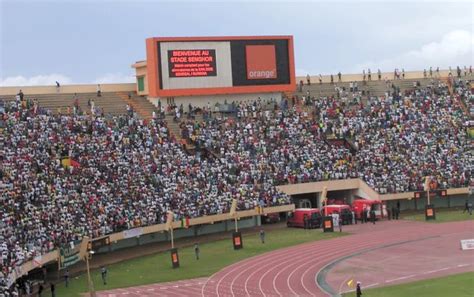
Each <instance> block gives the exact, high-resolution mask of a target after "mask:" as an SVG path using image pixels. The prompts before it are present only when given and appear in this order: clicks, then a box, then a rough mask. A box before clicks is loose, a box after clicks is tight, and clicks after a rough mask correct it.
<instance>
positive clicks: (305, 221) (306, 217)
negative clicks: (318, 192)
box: [303, 214, 308, 229]
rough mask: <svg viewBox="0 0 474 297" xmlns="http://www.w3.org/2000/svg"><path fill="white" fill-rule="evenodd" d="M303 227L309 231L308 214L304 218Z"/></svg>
mask: <svg viewBox="0 0 474 297" xmlns="http://www.w3.org/2000/svg"><path fill="white" fill-rule="evenodd" d="M303 225H304V228H305V229H308V216H307V215H306V214H305V215H304V216H303Z"/></svg>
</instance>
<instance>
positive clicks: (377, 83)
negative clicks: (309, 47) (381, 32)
mask: <svg viewBox="0 0 474 297" xmlns="http://www.w3.org/2000/svg"><path fill="white" fill-rule="evenodd" d="M417 81H419V82H420V84H421V86H422V87H423V86H427V85H428V84H430V82H431V79H429V78H421V79H399V80H394V81H391V82H392V83H393V84H394V85H395V86H397V87H400V90H401V91H402V92H404V91H405V90H408V89H413V88H414V86H413V83H415V82H417ZM357 85H358V88H359V90H363V91H365V93H366V94H367V91H368V92H369V93H370V96H383V95H385V93H386V92H387V91H388V90H390V88H389V86H388V85H387V83H386V82H385V81H383V80H371V81H366V82H363V81H358V82H357ZM335 87H340V88H342V87H344V88H345V89H346V91H349V82H337V81H336V82H335V83H334V84H330V83H322V84H319V83H312V84H311V85H304V86H303V90H302V92H299V90H298V89H297V91H296V92H295V94H296V95H298V96H306V95H307V92H308V91H309V94H310V96H316V97H330V96H336V95H337V93H336V90H335Z"/></svg>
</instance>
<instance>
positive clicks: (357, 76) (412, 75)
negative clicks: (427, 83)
mask: <svg viewBox="0 0 474 297" xmlns="http://www.w3.org/2000/svg"><path fill="white" fill-rule="evenodd" d="M435 69H436V67H435V68H434V69H433V78H438V77H448V74H449V70H440V71H439V76H437V74H436V71H435ZM371 71H372V80H378V77H377V69H371ZM399 71H401V69H399ZM426 72H427V77H428V78H429V77H430V74H429V67H428V68H427V69H426ZM455 72H456V70H455V69H454V68H453V72H452V74H453V75H456V73H455ZM463 74H464V70H463ZM333 75H334V82H337V81H338V77H337V73H334V74H333ZM423 77H424V76H423V70H422V71H405V79H417V78H423ZM322 78H323V83H329V82H331V74H329V75H322ZM363 79H364V76H363V74H362V69H361V72H360V73H353V74H349V73H348V74H344V73H343V74H342V75H341V81H342V82H351V81H362V80H363ZM366 79H368V78H367V72H366ZM384 79H388V80H393V71H392V72H382V80H384ZM300 80H302V81H303V83H304V84H306V82H307V81H306V75H305V76H297V77H296V83H297V84H299V82H300ZM310 81H311V83H312V84H316V83H319V74H310Z"/></svg>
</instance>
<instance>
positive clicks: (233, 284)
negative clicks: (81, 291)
mask: <svg viewBox="0 0 474 297" xmlns="http://www.w3.org/2000/svg"><path fill="white" fill-rule="evenodd" d="M344 231H347V232H350V233H352V235H349V236H344V237H340V238H336V239H332V240H323V241H315V242H311V243H306V244H301V245H298V246H293V247H290V248H285V249H280V250H277V251H274V252H269V253H265V254H263V255H260V256H255V257H252V258H249V259H246V260H243V261H241V262H238V263H235V264H233V265H230V266H228V267H226V268H224V269H222V270H220V271H219V272H217V273H215V274H214V275H212V276H211V277H209V278H208V279H205V278H204V279H202V278H201V279H196V280H187V281H180V282H173V283H162V284H154V285H147V286H141V287H134V288H127V289H117V290H110V291H102V292H99V293H98V296H101V297H122V296H328V295H329V294H327V293H325V292H324V291H323V290H322V289H321V288H320V287H319V286H318V284H317V283H316V278H317V275H318V273H319V272H320V271H321V270H322V269H323V268H324V267H325V266H327V265H328V264H330V263H332V262H335V261H337V260H338V259H341V258H344V257H348V256H350V255H354V254H356V253H360V252H364V253H367V255H369V256H370V254H371V253H372V254H374V253H375V255H376V256H378V257H380V251H382V250H386V251H388V252H389V253H392V254H398V253H402V254H404V255H405V257H399V258H397V259H396V263H397V264H398V267H399V268H404V269H401V270H402V272H401V273H402V274H403V273H406V272H407V270H406V267H411V268H410V269H412V270H413V269H418V270H419V272H416V273H415V272H413V273H412V274H417V277H416V279H420V278H431V277H434V276H438V275H445V274H452V273H457V272H460V271H473V270H474V265H472V264H474V263H472V262H473V261H474V260H472V259H473V256H474V251H463V252H462V253H456V252H454V251H459V249H460V243H459V240H460V239H465V238H466V236H468V238H474V221H463V222H453V223H444V224H429V223H419V222H409V221H384V222H378V223H377V224H376V225H373V224H362V225H361V224H359V225H353V226H345V227H344ZM308 232H321V231H320V230H308ZM447 234H449V241H452V242H453V244H452V245H449V246H445V247H444V248H447V249H448V250H446V251H445V253H443V254H442V257H443V259H442V261H441V262H437V261H435V260H436V259H437V258H439V256H440V255H441V254H439V255H436V256H435V257H433V258H432V260H433V261H434V262H436V263H437V265H436V267H437V268H436V269H435V270H437V271H434V272H433V265H432V264H433V263H434V262H433V261H432V262H433V263H431V264H428V265H424V264H423V263H430V262H429V261H425V262H420V263H418V265H416V267H413V266H410V263H411V262H412V259H411V258H410V257H409V256H410V254H409V253H404V252H403V251H404V250H406V249H411V248H412V246H420V244H421V243H420V242H425V243H430V244H432V245H434V246H437V245H439V244H440V242H445V241H447V239H448V237H446V236H447ZM244 244H245V238H244ZM421 246H423V244H421ZM416 249H417V248H415V250H416ZM377 253H379V254H377ZM460 255H462V257H463V258H464V257H466V258H464V260H460V259H459V257H460ZM412 256H414V255H412ZM358 257H362V258H363V257H364V255H360V256H357V255H354V257H350V258H348V259H347V260H344V261H342V262H340V263H338V264H336V265H335V266H334V267H333V268H334V269H335V270H334V271H332V270H333V269H330V270H328V277H327V280H326V281H327V283H328V285H329V286H330V288H332V289H333V291H336V292H339V291H340V290H341V289H342V286H341V287H339V286H340V284H341V283H342V282H343V281H345V276H342V277H341V275H340V271H341V269H340V268H341V265H344V263H345V262H346V261H349V265H350V264H351V263H352V262H350V261H353V262H354V261H355V260H353V259H356V258H358ZM370 257H371V256H370ZM450 259H451V260H450ZM465 259H470V261H469V260H467V263H466V264H469V265H464V266H461V267H452V266H453V265H454V264H453V265H451V264H450V265H448V266H449V267H445V266H443V265H445V264H446V263H458V262H459V261H461V262H462V261H465ZM461 262H459V263H461ZM469 262H471V263H469ZM443 263H444V264H443ZM352 264H353V263H352ZM440 265H441V266H440ZM456 265H463V264H456ZM364 266H365V265H364ZM425 266H426V267H425ZM383 267H384V266H383V265H381V266H380V267H379V269H378V270H377V271H374V273H372V274H371V273H370V271H369V272H368V271H365V270H364V267H358V268H359V269H362V270H364V272H363V273H362V274H361V277H362V278H363V281H364V283H366V284H367V285H370V284H373V282H372V280H371V277H372V276H374V274H375V276H377V277H382V278H383V279H384V280H391V279H394V281H393V282H394V283H398V282H409V281H412V278H411V277H407V278H404V276H396V274H395V276H394V271H393V267H386V269H382V268H383ZM367 268H370V265H368V266H367ZM445 268H446V269H445ZM395 269H397V267H395ZM423 271H424V272H430V271H431V272H432V273H425V274H423ZM408 272H409V271H408ZM338 273H339V274H338ZM352 273H353V271H352V272H350V273H348V277H349V276H351V275H350V274H352ZM418 274H419V275H418ZM384 275H385V276H384ZM408 276H410V275H408ZM388 284H389V283H383V284H378V285H388ZM346 289H347V287H346Z"/></svg>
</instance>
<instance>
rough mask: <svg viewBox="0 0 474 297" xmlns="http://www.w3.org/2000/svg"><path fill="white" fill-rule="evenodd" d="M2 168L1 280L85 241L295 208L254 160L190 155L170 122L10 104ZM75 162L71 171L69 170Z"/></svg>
mask: <svg viewBox="0 0 474 297" xmlns="http://www.w3.org/2000/svg"><path fill="white" fill-rule="evenodd" d="M3 106H4V111H3V112H4V113H3V115H2V116H3V118H2V122H3V123H4V127H3V133H2V136H1V137H2V139H1V143H2V147H1V154H0V158H1V159H2V165H1V166H2V167H1V168H0V169H1V170H0V179H1V183H0V187H1V190H2V191H1V196H0V255H1V256H2V258H1V261H0V271H2V275H3V277H0V282H4V281H5V276H6V275H9V274H10V273H11V272H12V270H13V269H14V268H15V267H16V266H18V265H21V264H22V263H23V262H24V261H25V260H27V259H31V258H33V257H35V256H37V255H41V254H44V253H47V252H49V251H51V250H53V249H55V248H57V247H59V246H64V245H67V244H69V243H70V242H71V241H75V240H79V239H80V238H81V237H82V236H84V235H88V236H89V237H97V236H101V235H104V234H108V233H112V232H117V231H120V230H124V229H130V228H134V227H139V226H146V225H152V224H159V223H164V222H165V220H166V212H167V211H168V210H172V211H173V212H174V213H175V214H176V219H180V218H183V217H191V218H192V217H200V216H204V215H211V214H219V213H225V212H228V211H229V209H230V205H231V202H232V199H233V198H237V200H238V209H241V210H242V209H252V208H254V207H256V206H271V205H279V204H288V203H289V202H290V200H289V197H288V196H286V195H285V194H283V193H281V192H278V191H277V190H276V188H275V186H274V185H273V184H272V183H269V182H259V175H258V171H256V170H252V169H254V168H251V164H250V163H246V162H245V160H246V158H247V156H244V155H242V156H240V155H239V154H231V155H229V156H226V157H225V158H221V159H212V158H210V159H202V158H200V156H199V155H189V154H187V153H186V151H185V150H183V149H182V146H181V144H180V143H179V142H177V141H175V139H174V138H172V137H170V135H169V131H168V128H167V126H166V123H165V122H164V121H163V120H159V119H153V120H150V121H146V120H140V119H138V118H136V117H134V116H133V114H132V115H124V116H119V117H112V118H104V117H101V116H95V115H79V114H71V115H57V114H56V115H53V114H52V113H51V112H49V111H45V110H42V109H40V108H38V106H37V103H36V102H35V101H32V100H27V99H24V100H21V99H19V98H18V100H17V101H14V102H10V103H6V104H4V105H3ZM64 160H68V163H69V164H71V165H70V166H69V165H68V166H65V165H64Z"/></svg>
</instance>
